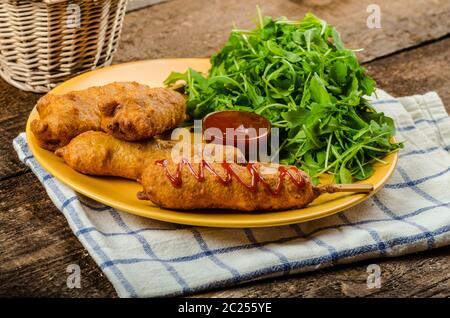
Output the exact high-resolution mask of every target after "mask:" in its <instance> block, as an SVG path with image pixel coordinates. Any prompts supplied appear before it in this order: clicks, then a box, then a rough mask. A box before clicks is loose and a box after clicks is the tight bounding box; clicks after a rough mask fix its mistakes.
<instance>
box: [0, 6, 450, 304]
mask: <svg viewBox="0 0 450 318" xmlns="http://www.w3.org/2000/svg"><path fill="white" fill-rule="evenodd" d="M372 2H373V1H371V0H369V1H357V0H348V1H333V0H305V1H300V0H291V1H288V0H282V1H255V0H249V1H238V0H228V1H222V0H215V1H211V0H173V1H169V2H165V3H162V4H159V5H156V6H153V7H147V8H144V9H141V10H138V11H134V12H131V13H129V14H127V16H126V18H125V25H124V28H123V33H122V38H121V43H120V48H119V50H118V52H117V55H116V57H115V63H120V62H127V61H131V60H138V59H153V58H163V57H192V56H196V57H206V56H209V55H210V54H212V53H213V52H214V51H216V50H217V49H218V48H220V46H221V44H222V43H223V42H224V41H225V40H226V38H227V36H228V33H229V30H230V28H231V26H232V22H233V21H234V22H235V23H236V25H238V26H240V27H250V26H251V23H250V22H249V21H250V18H252V17H254V16H255V15H256V4H257V3H259V4H260V6H261V9H262V10H263V12H264V13H265V14H267V15H272V16H279V15H286V16H288V17H289V18H291V19H295V18H300V17H302V16H303V15H304V13H305V12H307V11H312V12H314V13H315V14H316V15H318V16H319V17H322V18H323V19H325V20H327V21H328V22H329V23H331V24H334V25H335V26H336V27H337V28H338V30H339V31H340V33H341V35H342V37H343V38H344V41H345V42H346V44H347V45H348V46H349V47H351V48H360V47H363V48H365V50H364V51H363V52H361V53H359V57H360V58H361V61H362V62H364V64H365V66H366V67H367V69H368V70H369V72H370V74H371V75H372V76H373V77H374V78H375V79H376V80H377V81H378V84H379V86H380V87H381V88H383V89H385V90H387V91H388V92H389V93H391V94H393V95H395V96H402V95H410V94H421V93H425V92H427V91H430V90H435V91H437V92H438V93H439V95H440V96H441V98H442V99H443V101H444V103H445V104H446V105H447V110H448V111H450V108H449V106H450V37H449V32H450V1H448V0H434V1H429V0H420V1H414V0H411V1H408V0H402V1H395V4H394V1H390V0H378V1H377V2H376V3H377V4H378V5H379V6H380V8H381V26H382V28H381V29H369V28H368V27H367V26H366V19H367V17H368V15H369V13H367V11H366V9H367V6H368V4H370V3H372ZM39 97H40V95H38V94H33V93H27V92H22V91H20V90H18V89H16V88H14V87H11V86H9V85H8V84H6V83H5V82H4V81H1V80H0V100H1V103H0V109H1V111H0V140H1V142H0V155H1V156H0V296H51V297H60V296H64V297H115V296H117V295H116V293H115V291H114V289H113V287H112V285H111V284H110V282H109V281H108V280H107V279H106V277H105V276H104V275H103V274H102V272H101V271H100V269H99V268H98V267H97V265H96V264H95V263H94V261H93V260H92V259H91V257H90V256H89V255H88V254H87V252H86V251H85V250H84V249H83V247H82V246H81V244H80V242H79V241H78V240H77V239H76V237H75V236H74V235H73V233H72V231H71V230H70V229H69V227H68V225H67V222H66V220H65V218H64V216H63V215H62V214H61V213H60V212H59V211H58V210H57V209H56V208H55V206H54V205H53V204H52V203H51V201H50V199H49V198H48V196H47V195H46V193H45V190H44V188H43V187H42V185H41V184H40V183H39V181H38V180H37V178H36V177H35V176H34V175H33V174H32V173H31V172H30V170H29V169H28V168H27V167H26V166H25V165H23V164H22V163H20V162H19V160H18V159H17V156H16V153H15V152H14V150H13V148H12V145H11V142H12V139H13V138H14V137H15V136H16V135H17V134H18V133H19V132H21V131H24V129H25V122H26V120H27V117H28V114H29V112H30V110H31V109H32V107H33V106H34V104H35V103H36V101H37V99H38V98H39ZM73 263H75V264H78V265H79V266H80V267H81V277H82V279H81V284H82V288H81V289H68V288H67V287H66V279H67V275H68V274H67V273H66V268H67V266H68V265H69V264H73ZM370 263H376V264H378V265H380V267H381V269H382V286H381V288H380V289H372V290H369V289H367V288H366V278H367V273H366V268H367V265H368V264H370ZM196 296H197V295H196ZM198 296H208V297H329V296H338V297H339V296H369V297H373V296H374V297H378V296H392V297H405V296H406V297H410V296H420V297H434V296H437V297H449V296H450V247H444V248H439V249H436V250H432V251H429V252H426V253H419V254H413V255H408V256H404V257H399V258H395V259H379V260H371V261H367V262H360V263H356V264H351V265H340V266H336V267H334V268H331V269H327V270H321V271H318V272H314V273H307V274H299V275H293V276H288V277H283V278H279V279H270V280H264V281H258V282H253V283H248V284H245V285H241V286H239V287H230V288H227V289H223V290H215V291H209V292H207V293H205V294H200V295H198Z"/></svg>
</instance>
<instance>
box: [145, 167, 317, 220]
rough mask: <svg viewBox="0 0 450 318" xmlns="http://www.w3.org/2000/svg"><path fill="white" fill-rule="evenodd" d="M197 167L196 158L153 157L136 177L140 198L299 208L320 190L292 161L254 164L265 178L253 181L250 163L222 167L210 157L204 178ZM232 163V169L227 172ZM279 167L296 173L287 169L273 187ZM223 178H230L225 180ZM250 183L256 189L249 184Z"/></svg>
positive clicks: (179, 204)
mask: <svg viewBox="0 0 450 318" xmlns="http://www.w3.org/2000/svg"><path fill="white" fill-rule="evenodd" d="M190 167H192V168H193V169H194V170H193V171H194V172H193V171H192V170H191V169H190ZM200 167H201V166H200V165H199V164H192V165H191V166H189V165H188V164H185V165H183V164H181V165H180V163H175V162H173V161H172V160H165V161H158V162H157V163H156V164H155V163H153V164H151V165H149V166H147V167H146V168H145V169H144V171H143V173H142V177H141V178H140V179H139V180H138V181H139V182H140V183H141V184H142V186H143V191H142V192H139V193H138V198H139V199H141V200H151V201H152V202H153V203H155V204H156V205H158V206H160V207H163V208H169V209H181V210H190V209H233V210H241V211H256V210H282V209H293V208H302V207H304V206H306V205H307V204H309V203H310V202H312V201H313V200H314V199H315V198H316V197H317V196H319V195H320V193H321V192H322V191H321V189H319V188H316V187H314V186H313V185H312V183H311V181H310V179H309V177H308V175H307V174H306V173H305V172H303V171H301V170H298V169H297V168H295V167H291V166H278V167H273V166H269V165H267V164H261V163H256V164H253V165H252V167H253V169H255V171H256V173H257V174H258V175H259V176H261V177H262V178H264V180H265V184H264V182H262V181H261V180H259V182H258V181H256V183H255V180H253V181H252V173H250V169H249V166H242V165H238V164H233V163H231V164H229V166H228V167H229V168H226V166H224V165H223V164H221V163H211V164H210V166H209V168H206V167H204V169H203V178H202V177H199V176H201V175H202V173H201V172H200ZM280 167H281V168H280ZM230 168H231V169H232V171H233V173H232V174H231V175H228V177H227V171H229V169H230ZM166 169H167V170H166ZM283 169H284V170H286V169H288V170H290V171H291V173H292V176H294V177H295V178H294V179H293V178H291V176H290V175H287V174H285V175H284V177H283V178H282V180H283V181H282V183H281V187H280V188H279V189H278V192H277V191H276V190H277V186H278V184H279V182H280V179H279V177H280V173H282V172H281V171H284V170H283ZM211 170H213V171H214V172H213V173H212V172H211ZM215 173H217V175H215ZM253 175H254V174H253ZM227 178H228V179H229V180H228V183H226V182H224V180H226V179H227ZM239 179H240V180H241V181H239ZM178 181H180V182H178ZM252 184H253V185H254V186H255V187H254V189H249V187H251V185H252Z"/></svg>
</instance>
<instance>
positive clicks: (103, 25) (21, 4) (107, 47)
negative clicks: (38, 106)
mask: <svg viewBox="0 0 450 318" xmlns="http://www.w3.org/2000/svg"><path fill="white" fill-rule="evenodd" d="M126 4H127V0H90V1H89V0H87V1H86V0H85V1H83V0H73V1H67V0H25V1H17V0H0V75H1V76H2V77H3V78H4V79H5V80H6V81H7V82H8V83H10V84H12V85H14V86H16V87H18V88H20V89H23V90H26V91H33V92H47V91H49V90H50V89H51V88H53V87H54V86H56V85H57V84H58V83H61V82H63V81H64V80H66V79H68V78H70V77H73V76H74V75H75V74H79V73H82V72H85V71H87V70H92V69H94V68H97V67H102V66H105V65H109V64H110V63H111V61H112V58H113V55H114V53H115V51H116V48H117V44H118V42H119V35H120V30H121V28H122V21H123V17H124V15H125V10H126ZM78 13H79V14H78ZM78 16H79V17H80V18H79V19H77V17H78Z"/></svg>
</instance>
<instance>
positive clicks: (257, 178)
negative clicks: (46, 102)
mask: <svg viewBox="0 0 450 318" xmlns="http://www.w3.org/2000/svg"><path fill="white" fill-rule="evenodd" d="M155 164H156V165H158V166H160V167H163V168H164V173H165V175H166V176H167V178H168V179H169V180H170V182H171V183H172V185H173V186H174V187H175V188H180V187H181V185H182V183H183V182H182V178H181V172H182V170H183V167H184V166H187V167H188V169H189V172H190V173H191V174H192V175H193V176H194V178H195V179H196V180H197V181H198V182H203V181H205V169H207V170H208V171H209V172H210V173H211V174H212V175H214V177H216V179H217V180H218V181H219V182H220V183H221V184H223V185H228V184H230V183H231V181H232V177H233V176H234V177H235V179H236V180H237V181H238V182H239V183H240V184H242V185H243V186H244V187H245V188H246V189H248V190H249V191H252V192H255V191H256V190H257V189H258V182H261V183H262V184H263V185H264V187H265V189H266V190H267V191H269V192H270V193H271V194H273V195H277V194H279V193H280V192H281V189H282V187H283V182H284V179H285V178H286V176H288V177H289V178H290V179H291V181H292V182H293V183H294V184H295V185H296V186H297V187H298V188H303V187H304V186H305V179H304V178H303V176H302V175H301V173H300V170H298V169H297V168H296V167H283V166H280V167H278V179H277V183H276V186H275V188H272V186H271V185H270V184H269V183H268V182H267V180H266V179H264V177H263V176H262V175H261V174H260V173H259V172H258V169H257V165H256V164H255V163H249V164H247V170H248V171H249V173H250V175H251V181H250V184H248V183H246V182H245V181H244V180H242V178H241V177H240V176H239V174H238V173H236V172H235V171H234V169H233V167H232V164H231V163H228V162H223V163H222V167H223V168H224V171H225V172H226V176H225V177H222V176H221V175H220V174H219V173H217V171H215V170H214V168H213V167H212V166H211V164H210V163H208V162H207V161H206V160H201V161H200V163H199V165H198V171H197V172H196V171H195V169H194V167H193V166H192V163H191V162H190V161H189V160H187V159H184V158H183V159H181V161H180V162H179V163H178V165H177V170H176V172H175V174H171V173H170V172H169V169H168V168H167V166H168V165H169V161H168V160H167V159H162V160H157V161H155Z"/></svg>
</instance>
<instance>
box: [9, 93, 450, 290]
mask: <svg viewBox="0 0 450 318" xmlns="http://www.w3.org/2000/svg"><path fill="white" fill-rule="evenodd" d="M371 102H372V104H373V105H374V107H376V108H377V110H379V111H383V112H385V113H386V114H387V115H389V116H391V117H393V118H394V119H395V122H396V125H397V136H396V137H397V139H398V140H399V141H404V142H405V148H404V149H402V150H401V151H400V159H399V162H398V166H397V168H396V170H395V172H394V174H393V176H392V177H391V178H390V180H389V181H388V183H387V184H386V185H385V187H384V188H383V189H382V190H380V191H379V192H378V193H377V194H376V195H374V196H373V197H372V198H371V199H368V200H366V201H365V202H363V203H361V204H359V205H357V206H355V207H353V208H351V209H349V210H346V211H344V212H342V213H338V214H335V215H333V216H329V217H326V218H323V219H320V220H315V221H311V222H307V223H302V224H293V225H289V226H281V227H270V228H258V229H219V228H203V227H194V226H182V225H176V224H169V223H164V222H159V221H154V220H150V219H145V218H142V217H138V216H134V215H131V214H127V213H123V212H121V211H117V210H115V209H113V208H110V207H107V206H104V205H102V204H99V203H96V202H94V201H92V200H90V199H88V198H86V197H83V196H81V195H79V194H77V193H75V192H74V191H73V190H72V189H70V188H69V187H67V186H65V185H64V184H62V183H60V182H59V181H58V180H56V179H55V178H54V177H53V176H51V175H49V174H48V173H47V172H46V171H45V170H43V168H42V167H41V166H40V165H39V163H38V162H37V161H36V160H35V159H34V157H33V154H32V153H31V152H30V150H29V148H28V145H27V141H26V137H25V134H24V133H22V134H20V135H19V136H18V137H17V138H16V139H15V140H14V147H15V149H16V151H17V153H18V155H19V158H20V160H22V161H23V162H24V163H25V164H27V165H28V166H29V167H30V168H31V170H32V171H33V172H34V173H35V174H36V176H37V177H38V178H39V180H40V181H41V183H42V184H43V186H44V187H45V189H46V191H47V193H48V195H49V196H50V198H51V200H52V201H53V203H54V204H55V205H56V207H57V208H58V209H59V210H60V211H61V212H62V213H63V214H64V216H65V217H66V218H67V221H68V223H69V226H70V228H71V229H72V231H73V232H74V234H75V235H76V236H77V237H78V239H79V240H80V241H81V243H82V244H83V246H84V247H85V248H86V249H87V251H88V252H89V254H90V255H91V256H92V257H93V259H94V260H95V262H96V263H97V264H98V266H99V267H100V268H101V269H102V271H103V272H104V273H105V274H106V276H107V277H108V278H109V280H110V281H111V282H112V284H113V285H114V287H115V289H116V290H117V293H118V294H119V296H121V297H149V296H168V295H186V294H191V293H194V292H197V291H202V290H206V289H209V288H214V287H224V286H228V285H234V284H238V283H242V282H245V281H250V280H255V279H260V278H267V277H273V276H279V275H287V274H292V273H298V272H306V271H313V270H317V269H320V268H324V267H328V266H332V265H335V264H341V263H350V262H355V261H359V260H363V259H369V258H378V257H392V256H397V255H403V254H407V253H413V252H418V251H424V250H428V249H432V248H436V247H439V246H443V245H448V244H450V153H449V150H450V117H449V116H448V115H447V113H446V111H445V108H444V106H443V104H442V101H441V100H440V98H439V96H438V95H437V94H436V93H434V92H430V93H427V94H425V95H416V96H410V97H402V98H393V97H391V96H389V95H388V94H386V93H385V92H383V91H381V90H378V91H377V97H373V98H371Z"/></svg>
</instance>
